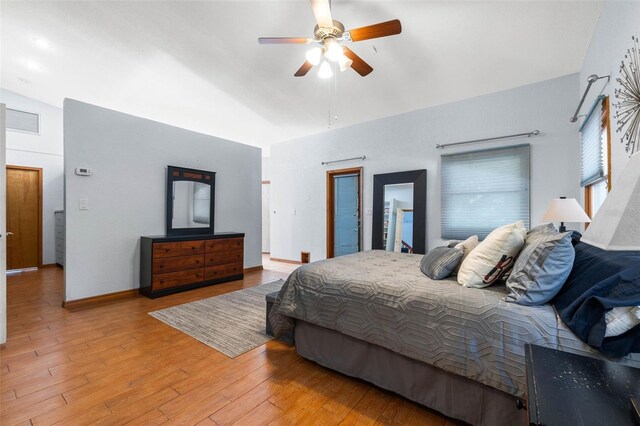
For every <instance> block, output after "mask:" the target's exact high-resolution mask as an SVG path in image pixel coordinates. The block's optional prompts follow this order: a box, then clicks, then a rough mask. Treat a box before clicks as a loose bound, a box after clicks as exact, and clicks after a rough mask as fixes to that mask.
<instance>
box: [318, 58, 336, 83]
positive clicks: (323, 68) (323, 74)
mask: <svg viewBox="0 0 640 426" xmlns="http://www.w3.org/2000/svg"><path fill="white" fill-rule="evenodd" d="M318 77H320V78H322V79H326V78H331V77H333V71H332V70H331V65H329V62H327V61H322V65H320V69H319V70H318Z"/></svg>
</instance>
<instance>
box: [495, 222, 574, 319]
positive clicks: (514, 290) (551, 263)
mask: <svg viewBox="0 0 640 426" xmlns="http://www.w3.org/2000/svg"><path fill="white" fill-rule="evenodd" d="M571 236H572V232H565V233H559V232H558V231H556V229H555V227H554V226H553V225H552V224H547V225H541V226H538V227H536V228H533V229H532V230H531V231H530V232H529V234H528V235H527V239H526V242H525V244H524V247H523V248H522V252H521V253H520V255H519V256H518V259H517V260H516V263H515V265H514V267H513V271H512V272H511V275H510V276H509V279H508V280H507V288H508V289H509V294H508V295H507V298H506V300H507V302H515V303H518V304H520V305H528V306H534V305H542V304H544V303H547V302H549V301H550V300H551V299H553V298H554V297H555V295H556V294H558V292H559V291H560V289H561V288H562V286H563V285H564V283H565V281H566V280H567V277H569V274H570V273H571V269H572V268H573V260H574V258H575V250H574V249H573V244H572V241H571Z"/></svg>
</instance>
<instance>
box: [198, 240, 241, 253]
mask: <svg viewBox="0 0 640 426" xmlns="http://www.w3.org/2000/svg"><path fill="white" fill-rule="evenodd" d="M243 249H244V238H227V239H224V240H209V241H207V242H206V244H205V253H215V252H220V251H229V250H243Z"/></svg>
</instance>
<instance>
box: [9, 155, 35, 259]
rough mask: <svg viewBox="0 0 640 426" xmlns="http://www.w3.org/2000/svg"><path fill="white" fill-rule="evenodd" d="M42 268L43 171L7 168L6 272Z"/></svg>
mask: <svg viewBox="0 0 640 426" xmlns="http://www.w3.org/2000/svg"><path fill="white" fill-rule="evenodd" d="M41 264H42V169H35V168H30V167H18V166H7V269H8V270H10V269H24V268H33V267H38V266H41Z"/></svg>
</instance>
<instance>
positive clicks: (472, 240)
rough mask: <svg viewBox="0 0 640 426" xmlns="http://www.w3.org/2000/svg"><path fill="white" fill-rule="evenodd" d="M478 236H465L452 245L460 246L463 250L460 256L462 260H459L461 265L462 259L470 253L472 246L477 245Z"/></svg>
mask: <svg viewBox="0 0 640 426" xmlns="http://www.w3.org/2000/svg"><path fill="white" fill-rule="evenodd" d="M478 244H479V242H478V236H477V235H472V236H471V237H469V238H467V239H466V240H464V241H462V242H460V243H458V244H456V245H455V246H454V247H455V248H461V249H463V250H464V255H463V256H462V260H461V261H460V265H462V262H464V260H465V259H466V258H467V256H469V253H471V252H472V251H473V249H474V248H476V247H478ZM460 265H458V269H460Z"/></svg>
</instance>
